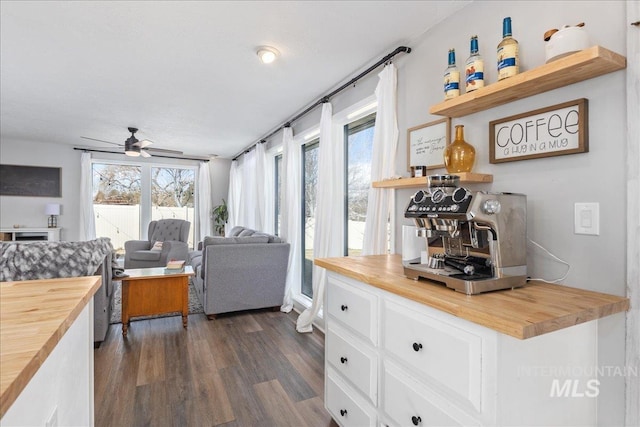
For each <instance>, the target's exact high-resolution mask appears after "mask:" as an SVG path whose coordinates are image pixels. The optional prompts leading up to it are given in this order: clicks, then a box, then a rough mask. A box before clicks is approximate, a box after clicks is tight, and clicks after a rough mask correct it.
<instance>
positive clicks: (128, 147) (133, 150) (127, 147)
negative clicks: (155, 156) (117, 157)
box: [124, 138, 140, 157]
mask: <svg viewBox="0 0 640 427" xmlns="http://www.w3.org/2000/svg"><path fill="white" fill-rule="evenodd" d="M136 142H138V140H135V141H131V138H129V139H127V140H126V141H125V143H124V154H126V155H127V156H130V157H138V156H139V155H140V147H138V146H137V145H136Z"/></svg>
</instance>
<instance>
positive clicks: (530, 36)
mask: <svg viewBox="0 0 640 427" xmlns="http://www.w3.org/2000/svg"><path fill="white" fill-rule="evenodd" d="M625 11H626V9H625V2H623V1H608V2H593V1H580V2H578V1H553V2H538V1H535V2H534V1H518V2H504V1H477V2H474V3H473V4H471V5H470V6H468V7H466V8H464V9H463V10H461V11H460V12H459V13H457V14H456V15H455V16H454V17H451V18H448V19H446V20H445V21H444V22H442V23H440V24H439V25H437V26H435V27H434V28H433V29H431V30H429V31H427V32H426V33H425V34H423V35H421V36H420V37H419V38H418V39H416V40H413V41H409V42H406V41H405V42H406V43H407V46H409V47H411V48H412V52H411V53H410V54H408V55H406V54H403V55H399V56H398V57H397V59H396V60H394V63H395V64H396V66H397V67H398V127H399V131H400V138H399V149H398V161H397V167H396V172H397V173H398V174H405V176H408V172H407V171H406V155H407V153H406V130H407V128H410V127H413V126H417V125H420V124H423V123H427V122H430V121H432V120H437V119H439V118H440V117H439V116H432V115H429V113H428V111H429V107H430V106H431V105H433V104H437V103H439V102H441V101H442V100H443V93H442V85H443V83H442V75H443V72H444V69H445V68H446V60H447V51H448V49H449V48H455V49H456V54H457V62H458V65H459V67H461V64H463V63H464V60H465V59H466V57H467V56H468V54H469V38H470V37H471V36H472V35H477V36H478V38H479V43H480V54H481V55H482V56H483V57H484V59H485V72H486V79H487V80H486V81H487V84H490V83H493V82H495V81H496V75H497V73H496V71H495V67H494V64H495V52H496V46H497V44H498V43H499V42H500V40H501V37H502V19H503V18H504V17H505V16H511V18H512V22H513V32H514V37H515V38H516V39H517V40H518V41H519V43H520V52H521V53H520V58H521V70H522V71H526V70H528V69H532V68H535V67H537V66H539V65H542V64H544V61H545V56H544V41H543V34H544V32H545V31H547V30H549V29H551V28H560V27H561V26H562V25H564V24H576V23H578V22H585V23H586V26H585V29H586V31H587V32H588V34H589V35H590V38H591V42H592V43H591V44H593V45H595V44H598V45H601V46H604V47H606V48H607V49H610V50H613V51H615V52H617V53H620V54H622V55H625V54H626V28H627V27H628V23H627V22H626V19H625ZM401 44H403V42H399V43H398V45H401ZM393 48H395V46H393ZM393 48H391V49H388V50H385V51H383V52H381V55H380V57H382V56H384V54H386V53H388V52H389V51H391V50H392V49H393ZM376 59H377V58H376ZM461 68H462V67H461ZM354 74H355V73H354ZM625 76H626V73H625V71H618V72H615V73H612V74H607V75H605V76H601V77H598V78H595V79H591V80H588V81H585V82H581V83H577V84H573V85H571V86H568V87H564V88H560V89H556V90H554V91H551V92H546V93H544V94H540V95H537V96H533V97H530V98H526V99H524V100H520V101H516V102H513V103H510V104H506V105H503V106H500V107H496V108H493V109H490V110H486V111H484V112H480V113H476V114H472V115H470V116H466V117H463V118H460V119H453V123H452V127H453V125H455V124H463V125H464V126H465V137H466V139H467V141H468V142H470V143H471V144H473V145H474V147H475V148H476V153H477V160H476V166H475V168H474V171H477V172H483V173H490V174H493V176H494V182H493V183H492V184H488V185H487V184H484V185H477V184H476V185H468V187H469V189H471V190H484V191H497V192H499V191H508V192H519V193H524V194H526V195H527V198H528V224H527V225H528V235H529V238H531V239H532V240H534V241H536V242H538V243H540V244H541V245H543V246H544V247H546V248H547V249H549V250H550V251H551V252H552V253H554V254H556V255H557V256H559V257H560V258H562V259H565V260H566V261H568V262H569V263H570V264H571V270H570V272H569V275H568V277H567V279H566V280H565V281H564V284H566V285H567V286H572V287H577V288H582V289H589V290H596V291H600V292H606V293H610V294H615V295H625V273H626V264H625V258H626V253H625V242H626V239H627V236H626V226H625V215H626V207H625V206H626V196H625V192H626V179H625V167H624V165H625V156H626V153H625V150H626V133H625V130H626V89H627V88H626V86H625ZM377 81H378V78H377V73H376V72H374V73H372V74H370V75H369V76H368V77H366V78H365V79H363V80H361V81H360V82H359V83H358V84H357V86H356V87H355V88H351V89H347V90H346V91H345V92H343V93H342V94H340V95H338V96H336V97H334V98H333V99H332V103H333V110H334V111H336V112H337V111H340V110H341V109H343V108H345V107H346V106H348V105H351V104H354V103H355V102H357V101H359V100H361V99H363V98H365V97H367V96H370V95H371V94H372V93H373V91H374V89H375V85H376V84H377ZM323 93H324V92H322V93H318V97H321V96H322V95H323ZM578 98H587V99H588V100H589V152H588V153H584V154H576V155H569V156H559V157H552V158H544V159H535V160H526V161H519V162H509V163H503V164H498V165H492V164H490V163H489V122H490V121H492V120H496V119H500V118H503V117H507V116H510V115H514V114H519V113H525V112H528V111H531V110H535V109H538V108H542V107H547V106H551V105H555V104H559V103H561V102H565V101H570V100H574V99H578ZM318 121H319V108H318V109H317V111H314V112H313V113H312V114H309V115H308V116H306V117H304V118H303V119H301V120H299V121H298V122H297V123H294V134H296V133H298V132H302V131H304V130H305V129H307V128H309V127H311V126H313V125H315V124H317V123H318ZM281 138H282V137H281V134H280V133H278V134H277V135H275V136H274V138H272V139H271V140H270V141H269V142H270V145H276V144H279V143H280V141H281ZM444 172H445V170H444V169H442V170H434V171H433V173H444ZM416 190H417V189H413V190H409V189H406V190H398V191H397V192H396V218H397V221H396V224H395V231H396V233H395V236H396V242H395V243H396V248H401V247H402V245H401V236H402V233H401V227H402V225H403V224H412V223H411V221H409V220H405V219H404V208H405V206H406V203H407V201H408V200H409V198H410V197H411V195H412V194H413V192H415V191H416ZM576 202H598V203H600V235H599V236H584V235H575V234H574V233H573V209H574V203H576ZM527 249H528V254H529V256H528V267H529V274H530V275H532V276H535V277H544V278H547V279H554V278H558V277H560V276H562V274H564V272H565V267H563V266H562V265H560V264H558V263H557V262H555V261H553V260H552V259H551V258H549V257H548V256H546V255H545V254H544V253H542V252H541V251H540V250H537V249H535V248H534V247H533V246H529V247H528V248H527ZM598 330H599V336H598V349H599V355H598V357H599V361H598V363H599V365H600V366H617V367H623V366H624V363H625V359H624V319H623V318H622V316H615V317H607V318H604V319H602V320H601V321H599V322H598ZM600 380H601V387H600V390H601V393H600V396H599V399H598V400H599V402H598V408H599V410H598V413H599V417H600V418H599V424H606V425H620V424H622V423H623V422H624V378H623V377H605V378H601V379H600Z"/></svg>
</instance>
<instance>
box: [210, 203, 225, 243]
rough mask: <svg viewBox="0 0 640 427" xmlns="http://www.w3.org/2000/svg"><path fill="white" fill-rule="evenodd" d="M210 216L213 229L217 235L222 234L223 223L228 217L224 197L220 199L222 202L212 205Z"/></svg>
mask: <svg viewBox="0 0 640 427" xmlns="http://www.w3.org/2000/svg"><path fill="white" fill-rule="evenodd" d="M211 216H212V217H213V229H214V230H215V232H216V233H217V234H218V235H220V236H224V225H225V224H226V223H227V220H228V219H229V211H228V210H227V202H226V201H225V200H224V199H222V204H220V205H218V206H216V207H214V208H213V209H212V210H211Z"/></svg>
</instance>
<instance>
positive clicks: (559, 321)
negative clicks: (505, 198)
mask: <svg viewBox="0 0 640 427" xmlns="http://www.w3.org/2000/svg"><path fill="white" fill-rule="evenodd" d="M339 259H340V258H317V259H315V260H314V263H315V264H316V265H317V266H319V267H322V268H325V269H327V270H330V271H333V272H335V273H338V274H341V275H344V276H347V277H350V278H352V279H355V280H358V281H360V282H364V283H366V284H368V285H370V286H373V287H376V288H378V289H382V290H384V291H387V292H390V293H393V294H396V295H399V296H402V297H405V298H408V299H411V300H413V301H415V302H418V303H421V304H424V305H426V306H429V307H431V308H434V309H436V310H439V311H442V312H445V313H448V314H451V315H453V316H455V317H458V318H460V319H464V320H467V321H469V322H472V323H475V324H478V325H481V326H484V327H487V328H489V329H492V330H494V331H497V332H500V333H502V334H505V335H509V336H512V337H514V338H517V339H521V340H524V339H528V338H533V337H536V336H539V335H543V334H546V333H549V332H554V331H557V330H560V329H564V328H568V327H571V326H574V325H578V324H581V323H585V322H589V321H591V320H596V319H599V318H602V317H606V316H609V315H612V314H615V313H620V312H624V311H627V310H628V309H629V306H630V305H629V299H628V298H625V297H619V296H615V295H610V294H604V293H601V292H596V291H589V290H584V289H579V288H570V287H567V286H562V285H555V286H560V289H570V290H571V291H573V292H577V293H580V294H584V295H590V296H599V297H605V299H608V300H609V301H608V302H606V303H602V304H600V305H598V306H594V307H590V308H586V309H580V310H577V311H574V312H572V313H570V314H567V315H564V316H558V317H554V318H551V319H545V320H542V321H538V322H531V323H529V324H524V323H521V322H513V321H509V320H508V319H505V317H502V316H498V315H497V314H490V315H487V313H483V312H480V311H477V312H476V313H472V312H470V311H469V310H468V308H467V307H462V308H461V309H460V310H455V309H454V308H455V307H453V305H452V304H451V303H450V302H448V301H444V300H439V299H438V296H437V295H435V294H434V295H433V297H432V296H430V295H427V296H426V297H424V296H423V297H415V295H410V294H409V293H408V292H406V291H404V290H402V289H401V288H399V287H394V286H392V285H390V284H388V283H386V280H388V279H386V278H383V277H381V276H380V275H379V274H373V273H372V274H363V273H361V272H356V271H353V270H352V269H350V268H348V267H346V266H341V265H337V264H336V261H337V260H339ZM389 259H391V258H389ZM397 259H398V262H401V261H400V258H399V257H397ZM389 274H391V273H389ZM398 278H399V279H404V280H410V279H407V278H406V277H404V276H400V277H398ZM424 283H432V284H435V283H434V282H429V281H425V282H424ZM437 285H438V286H444V285H439V284H437ZM536 285H537V283H535V282H533V283H529V284H527V287H530V286H536ZM541 285H544V284H543V283H542V282H541ZM519 289H522V288H519ZM450 291H451V292H455V291H454V290H450ZM495 292H510V291H509V290H505V291H495ZM421 293H422V294H425V293H427V294H428V293H429V290H428V289H427V288H425V289H423V290H422V292H421ZM488 294H490V293H487V294H480V295H488ZM459 295H460V297H461V298H463V297H466V295H464V294H459ZM480 295H478V296H480ZM470 297H471V298H473V297H476V296H475V295H472V296H470ZM447 306H450V308H447Z"/></svg>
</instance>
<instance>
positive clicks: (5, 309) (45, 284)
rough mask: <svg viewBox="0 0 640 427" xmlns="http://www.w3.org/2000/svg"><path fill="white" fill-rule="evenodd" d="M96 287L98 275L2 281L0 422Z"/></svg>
mask: <svg viewBox="0 0 640 427" xmlns="http://www.w3.org/2000/svg"><path fill="white" fill-rule="evenodd" d="M100 283H101V278H100V276H85V277H71V278H64V279H45V280H25V281H20V282H1V283H0V418H2V417H3V416H4V414H5V413H6V412H7V410H8V409H9V407H10V406H11V405H12V404H13V402H14V401H15V400H16V398H17V397H18V396H19V395H20V393H21V392H22V390H23V389H24V388H25V386H26V385H27V383H28V382H29V380H30V379H31V378H32V377H33V376H34V374H35V373H36V372H37V371H38V369H39V368H40V366H41V365H42V364H43V363H44V361H45V360H46V358H47V356H49V354H50V353H51V351H52V350H53V349H54V348H55V346H56V345H57V344H58V342H59V341H60V339H61V338H62V336H63V335H64V334H65V332H66V331H67V330H68V329H69V327H70V326H71V324H73V322H74V321H75V320H76V319H77V317H78V315H79V314H80V312H81V311H82V310H83V309H84V307H85V306H86V305H87V303H89V302H90V301H91V297H92V296H93V294H95V293H96V291H97V290H98V288H99V287H100ZM90 344H92V343H87V345H90Z"/></svg>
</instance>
